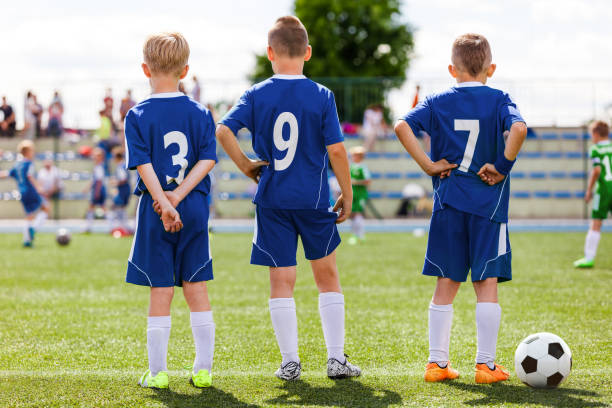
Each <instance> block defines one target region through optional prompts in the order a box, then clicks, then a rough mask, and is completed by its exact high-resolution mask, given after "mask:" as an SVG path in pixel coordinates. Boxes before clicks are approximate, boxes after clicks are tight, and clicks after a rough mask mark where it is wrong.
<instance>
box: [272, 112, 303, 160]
mask: <svg viewBox="0 0 612 408" xmlns="http://www.w3.org/2000/svg"><path fill="white" fill-rule="evenodd" d="M285 123H288V124H289V140H285V139H283V126H284V125H285ZM273 136H274V146H276V148H277V149H278V150H280V151H281V152H282V151H284V150H287V154H286V155H285V157H284V158H282V159H281V160H277V159H274V170H276V171H281V170H285V169H286V168H287V167H289V166H290V165H291V162H292V161H293V158H294V157H295V150H296V149H297V143H298V122H297V119H296V117H295V115H294V114H293V113H291V112H283V113H281V114H280V115H278V118H276V122H274V134H273Z"/></svg>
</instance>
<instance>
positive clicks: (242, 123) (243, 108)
mask: <svg viewBox="0 0 612 408" xmlns="http://www.w3.org/2000/svg"><path fill="white" fill-rule="evenodd" d="M252 99H253V98H252V95H251V92H250V90H249V91H246V92H245V93H244V94H243V95H242V96H241V97H240V99H238V102H236V105H234V107H233V108H232V109H230V111H229V112H227V113H226V114H225V116H224V117H223V119H221V121H220V122H219V123H221V124H222V125H225V126H227V127H228V128H230V129H231V131H232V132H233V133H234V135H237V134H238V131H239V130H240V129H242V128H247V129H249V131H251V132H252V131H253V100H252Z"/></svg>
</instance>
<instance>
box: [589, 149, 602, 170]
mask: <svg viewBox="0 0 612 408" xmlns="http://www.w3.org/2000/svg"><path fill="white" fill-rule="evenodd" d="M589 157H590V158H591V164H593V166H601V154H600V153H599V150H597V146H591V149H590V150H589Z"/></svg>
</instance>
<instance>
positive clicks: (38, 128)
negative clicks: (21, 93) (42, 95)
mask: <svg viewBox="0 0 612 408" xmlns="http://www.w3.org/2000/svg"><path fill="white" fill-rule="evenodd" d="M31 109H32V115H34V127H35V133H34V135H35V136H36V137H40V136H42V115H43V111H44V109H43V106H42V105H41V104H40V103H38V98H37V96H36V95H35V94H32V107H31Z"/></svg>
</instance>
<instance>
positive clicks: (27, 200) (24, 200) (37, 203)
mask: <svg viewBox="0 0 612 408" xmlns="http://www.w3.org/2000/svg"><path fill="white" fill-rule="evenodd" d="M42 204H43V200H42V197H41V196H40V194H38V193H37V192H36V191H31V192H28V193H25V194H22V195H21V205H23V210H24V211H25V213H26V215H30V214H32V213H35V212H36V211H38V210H39V209H40V207H41V206H42Z"/></svg>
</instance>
